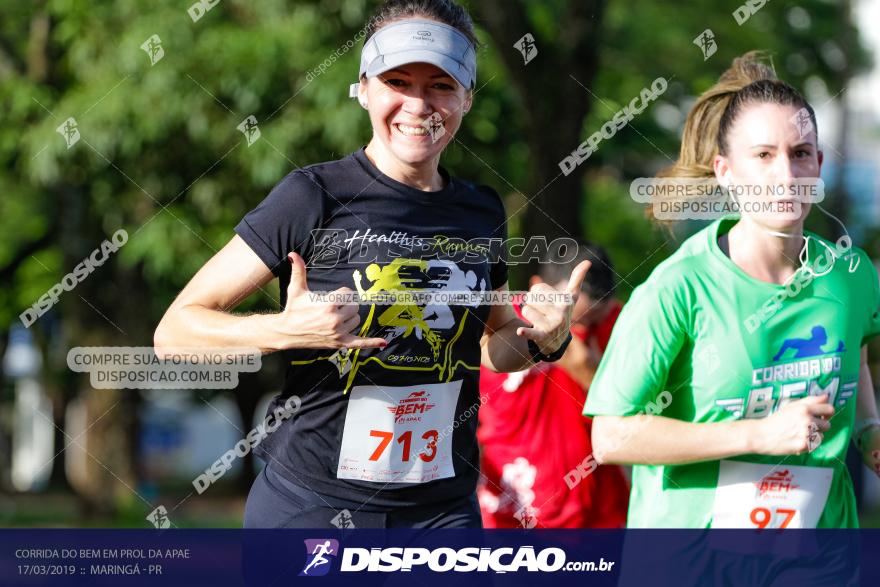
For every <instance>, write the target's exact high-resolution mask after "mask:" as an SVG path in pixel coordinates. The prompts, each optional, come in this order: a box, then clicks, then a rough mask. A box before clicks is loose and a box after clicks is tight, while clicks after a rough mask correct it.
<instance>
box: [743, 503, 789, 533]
mask: <svg viewBox="0 0 880 587" xmlns="http://www.w3.org/2000/svg"><path fill="white" fill-rule="evenodd" d="M796 513H797V510H792V509H787V508H773V511H771V510H770V509H768V508H755V509H753V510H752V511H751V513H750V514H749V520H751V522H752V524H754V525H755V526H757V527H758V528H759V529H761V530H763V529H764V528H766V527H768V526H770V523H771V522H772V521H773V518H774V514H778V515H779V516H783V519H782V521H781V522H780V524H779V525H778V526H773V527H775V528H787V527H788V525H789V524H790V523H791V521H792V519H793V518H794V515H795V514H796Z"/></svg>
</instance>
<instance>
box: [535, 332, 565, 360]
mask: <svg viewBox="0 0 880 587" xmlns="http://www.w3.org/2000/svg"><path fill="white" fill-rule="evenodd" d="M570 342H571V332H569V333H568V338H566V339H565V341H564V342H563V343H562V346H560V347H559V348H558V349H556V350H555V351H553V352H552V353H550V354H549V355H545V354H544V353H542V352H541V349H540V348H538V345H537V344H535V341H533V340H531V339H529V352H530V353H532V361H533V362H535V363H537V362H538V361H544V362H545V363H552V362H554V361H558V360H559V359H561V358H562V355H564V354H565V349H567V348H568V343H570Z"/></svg>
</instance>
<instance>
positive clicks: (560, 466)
mask: <svg viewBox="0 0 880 587" xmlns="http://www.w3.org/2000/svg"><path fill="white" fill-rule="evenodd" d="M614 304H615V305H614V307H612V309H611V311H610V312H609V314H608V316H607V317H606V318H605V319H604V320H603V321H602V322H601V323H600V324H598V325H597V327H596V329H595V334H594V335H595V336H596V340H597V342H598V344H599V348H600V349H602V350H603V351H604V350H605V347H606V346H607V344H608V338H609V337H610V335H611V329H612V327H613V326H614V322H615V320H617V316H618V315H619V314H620V309H621V304H620V303H619V302H614ZM590 334H591V333H588V336H590ZM480 395H481V396H482V397H485V398H486V399H485V400H484V403H483V405H482V406H481V408H480V427H479V429H478V430H477V439H478V440H479V441H480V443H481V446H482V451H481V457H480V461H481V469H482V472H483V474H484V475H485V477H483V479H482V482H481V483H480V486H479V488H478V490H477V492H478V496H479V498H480V509H481V510H482V513H483V525H484V526H485V527H486V528H521V527H524V526H525V527H535V526H537V527H542V528H608V527H612V528H614V527H623V526H624V525H625V523H626V510H627V503H628V501H629V485H628V483H627V480H626V477H625V476H624V474H623V470H622V469H621V468H620V467H618V466H615V465H602V466H598V468H595V467H596V464H595V461H594V460H593V459H592V452H593V447H592V444H591V442H590V429H591V424H592V420H591V419H589V418H586V417H584V416H583V415H581V411H582V410H583V407H584V402H585V401H586V393H585V391H584V390H583V389H582V388H581V386H580V385H579V384H578V383H577V382H576V381H575V380H574V379H572V377H570V376H569V375H568V373H567V372H566V371H565V370H564V369H562V368H560V367H556V366H554V365H553V364H552V363H540V364H539V365H537V366H535V367H532V368H530V369H528V370H527V371H521V372H518V373H494V372H492V371H489V370H488V369H481V370H480ZM578 465H581V468H580V472H579V471H578V468H577V467H578ZM594 469H595V470H594ZM570 486H571V488H570Z"/></svg>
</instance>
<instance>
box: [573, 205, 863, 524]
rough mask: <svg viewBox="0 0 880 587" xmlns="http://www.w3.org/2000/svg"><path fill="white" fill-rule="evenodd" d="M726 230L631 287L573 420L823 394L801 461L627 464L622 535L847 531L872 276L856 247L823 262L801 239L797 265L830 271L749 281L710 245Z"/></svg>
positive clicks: (746, 413)
mask: <svg viewBox="0 0 880 587" xmlns="http://www.w3.org/2000/svg"><path fill="white" fill-rule="evenodd" d="M736 221H737V217H736V216H728V217H725V218H722V219H719V220H717V221H715V222H714V223H712V224H711V225H710V226H708V227H706V228H705V229H703V230H701V231H700V232H698V233H697V234H695V235H694V236H692V237H691V238H689V239H688V240H687V241H685V242H684V243H683V244H682V246H681V247H680V248H679V249H678V251H676V252H675V254H673V255H672V256H671V257H669V258H668V259H666V260H665V261H663V262H662V263H661V264H660V265H658V266H657V268H656V269H655V270H654V271H653V272H652V273H651V276H650V277H649V278H648V279H647V281H646V282H645V283H643V284H642V285H640V286H639V287H637V288H636V289H635V291H634V292H633V294H632V297H631V298H630V301H629V302H628V303H627V304H626V305H625V306H624V309H623V312H622V313H621V315H620V318H619V319H618V321H617V324H616V325H615V327H614V331H613V332H612V335H611V340H610V341H609V344H608V348H607V350H606V352H605V355H604V357H603V359H602V362H601V365H600V366H599V369H598V372H597V373H596V376H595V378H594V380H593V382H592V385H591V386H590V393H589V396H588V399H587V403H586V405H585V406H584V414H585V415H616V416H629V415H634V414H638V413H644V412H645V408H646V406H648V405H650V404H651V403H653V404H654V405H655V406H656V405H658V404H659V405H660V406H661V407H662V406H666V407H665V409H663V410H662V412H660V414H661V415H662V416H666V417H670V418H676V419H679V420H683V421H686V422H721V421H729V420H735V419H740V418H759V417H765V416H767V415H769V414H770V413H771V412H773V411H775V410H777V409H778V408H779V407H780V404H782V403H784V402H785V401H790V400H791V399H797V398H799V397H804V396H806V395H807V394H813V395H821V394H822V393H828V394H829V397H830V401H831V402H832V405H833V406H834V408H835V414H834V416H833V417H832V418H831V428H830V430H828V431H827V432H826V433H825V434H824V440H823V441H822V443H821V445H820V446H819V447H818V448H817V449H816V450H814V451H813V452H812V453H806V454H803V455H790V456H762V455H741V456H738V457H732V458H730V459H726V460H723V461H705V462H700V463H692V464H687V465H666V466H663V465H657V466H654V465H647V464H646V465H636V466H634V467H633V480H632V494H631V497H630V509H629V520H628V526H630V527H672V528H706V527H711V526H712V525H713V522H714V524H715V525H716V526H724V527H730V526H735V527H756V526H768V527H798V526H803V527H810V526H815V527H820V528H823V527H825V528H828V527H831V528H841V527H845V528H853V527H857V526H858V520H857V517H856V508H855V499H854V495H853V490H852V481H851V479H850V478H849V474H848V473H847V470H846V466H845V464H844V460H845V455H846V450H847V446H848V444H849V441H850V437H851V435H852V427H853V422H854V418H855V405H856V401H855V400H856V397H855V394H856V389H857V384H858V377H859V366H860V348H861V346H862V344H863V343H864V342H865V341H866V340H867V339H868V338H870V337H872V336H874V335H876V334H880V313H878V306H880V287H878V280H877V272H876V269H875V268H874V266H873V264H872V262H871V260H870V259H869V258H868V256H867V255H866V254H865V252H864V251H862V250H860V249H857V248H855V247H853V248H852V249H851V250H849V251H844V252H843V253H842V254H837V255H832V254H830V253H827V251H829V250H831V251H835V252H838V253H839V251H840V249H838V248H836V246H835V243H831V242H829V241H826V240H824V239H821V238H819V237H817V236H816V235H814V234H811V233H807V235H808V236H809V237H810V238H809V240H808V257H807V265H808V266H811V267H813V268H814V270H815V272H816V273H818V274H822V273H824V272H825V271H827V273H825V274H823V275H820V276H817V277H814V278H811V277H810V276H809V274H808V273H807V272H805V271H803V269H801V270H799V271H798V272H797V273H796V274H795V276H794V277H793V279H792V280H790V281H789V283H788V284H787V285H776V284H770V283H766V282H762V281H759V280H757V279H754V278H752V277H750V276H748V275H747V274H746V273H745V272H743V271H742V270H741V269H740V268H739V267H737V266H736V265H735V264H734V263H733V262H732V261H731V260H730V259H729V258H728V257H727V256H726V255H725V254H724V253H723V252H722V251H721V249H720V248H719V247H718V244H717V239H718V236H719V235H721V234H724V233H725V232H727V231H729V230H730V228H731V227H732V226H733V225H734V224H735V223H736ZM820 241H821V242H820ZM664 390H665V391H668V392H669V393H668V394H664V393H663V392H664ZM661 394H663V396H665V397H660V398H659V399H660V400H661V401H659V402H658V396H661ZM788 398H790V399H788ZM664 399H669V401H668V402H666V401H663V400H664ZM667 403H668V405H667ZM624 441H625V440H624ZM826 492H827V499H823V496H824V495H825V493H826ZM805 502H806V503H805ZM792 504H794V505H792ZM793 510H798V511H797V512H796V513H792V511H793Z"/></svg>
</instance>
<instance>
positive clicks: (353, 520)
mask: <svg viewBox="0 0 880 587" xmlns="http://www.w3.org/2000/svg"><path fill="white" fill-rule="evenodd" d="M305 492H308V490H307V489H303V488H301V487H298V486H295V485H292V484H291V483H290V482H289V481H287V480H286V479H282V478H280V477H279V476H278V475H277V474H276V473H275V471H274V469H270V467H269V466H266V467H263V470H262V471H261V472H260V474H259V475H258V476H257V479H256V481H254V484H253V486H252V487H251V490H250V493H249V494H248V498H247V504H246V505H245V511H244V527H245V528H418V529H424V528H482V527H483V523H482V519H481V517H480V506H479V503H478V502H477V496H476V494H475V493H474V494H471V495H470V496H468V497H462V498H458V499H453V500H450V501H446V502H440V503H433V504H430V505H424V506H412V507H401V508H396V509H393V510H389V511H384V512H375V511H372V512H370V511H363V510H362V509H360V506H359V505H352V506H351V507H339V505H338V503H337V502H335V501H334V500H332V499H331V498H328V499H327V501H328V502H329V504H322V503H321V501H320V499H317V498H315V497H314V496H312V497H311V499H309V498H308V497H309V496H308V494H307V493H305ZM332 506H335V507H332Z"/></svg>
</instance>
